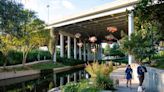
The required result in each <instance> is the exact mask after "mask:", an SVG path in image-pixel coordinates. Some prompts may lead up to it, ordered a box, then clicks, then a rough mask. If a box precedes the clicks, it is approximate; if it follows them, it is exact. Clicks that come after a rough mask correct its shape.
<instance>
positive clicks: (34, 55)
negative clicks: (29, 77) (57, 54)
mask: <svg viewBox="0 0 164 92" xmlns="http://www.w3.org/2000/svg"><path fill="white" fill-rule="evenodd" d="M38 54H39V55H40V60H44V59H51V54H50V52H49V51H39V50H32V51H30V52H29V53H28V55H27V59H26V62H33V61H37V60H38ZM3 59H4V58H3V54H2V52H0V66H2V65H3V61H4V60H3ZM22 59H23V53H22V52H20V51H16V50H11V51H9V52H8V57H7V65H15V64H22Z"/></svg>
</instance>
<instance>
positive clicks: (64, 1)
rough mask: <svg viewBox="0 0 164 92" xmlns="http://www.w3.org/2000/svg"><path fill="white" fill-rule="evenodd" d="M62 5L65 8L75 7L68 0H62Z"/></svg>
mask: <svg viewBox="0 0 164 92" xmlns="http://www.w3.org/2000/svg"><path fill="white" fill-rule="evenodd" d="M62 5H63V6H64V7H65V8H66V9H75V6H74V5H73V4H72V3H71V2H70V1H68V0H62Z"/></svg>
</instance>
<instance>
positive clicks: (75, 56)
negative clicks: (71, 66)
mask: <svg viewBox="0 0 164 92" xmlns="http://www.w3.org/2000/svg"><path fill="white" fill-rule="evenodd" d="M76 44H77V40H76V38H74V59H77V45H76Z"/></svg>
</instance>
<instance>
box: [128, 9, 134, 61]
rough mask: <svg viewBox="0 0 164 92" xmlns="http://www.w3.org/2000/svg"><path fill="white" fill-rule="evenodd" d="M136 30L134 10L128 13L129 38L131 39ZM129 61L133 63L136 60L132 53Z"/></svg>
mask: <svg viewBox="0 0 164 92" xmlns="http://www.w3.org/2000/svg"><path fill="white" fill-rule="evenodd" d="M133 32H134V15H133V11H131V12H130V13H129V14H128V36H129V40H130V39H131V37H130V36H131V34H132V33H133ZM128 58H129V59H128V63H129V64H132V63H133V61H134V57H133V56H132V55H130V54H129V56H128Z"/></svg>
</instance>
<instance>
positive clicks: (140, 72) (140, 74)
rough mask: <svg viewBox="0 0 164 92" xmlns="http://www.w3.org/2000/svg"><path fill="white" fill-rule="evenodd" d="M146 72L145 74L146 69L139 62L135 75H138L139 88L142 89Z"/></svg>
mask: <svg viewBox="0 0 164 92" xmlns="http://www.w3.org/2000/svg"><path fill="white" fill-rule="evenodd" d="M146 72H147V69H146V67H145V66H143V64H142V62H139V66H138V67H137V73H138V79H139V86H141V87H142V84H143V81H144V78H145V73H146Z"/></svg>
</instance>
